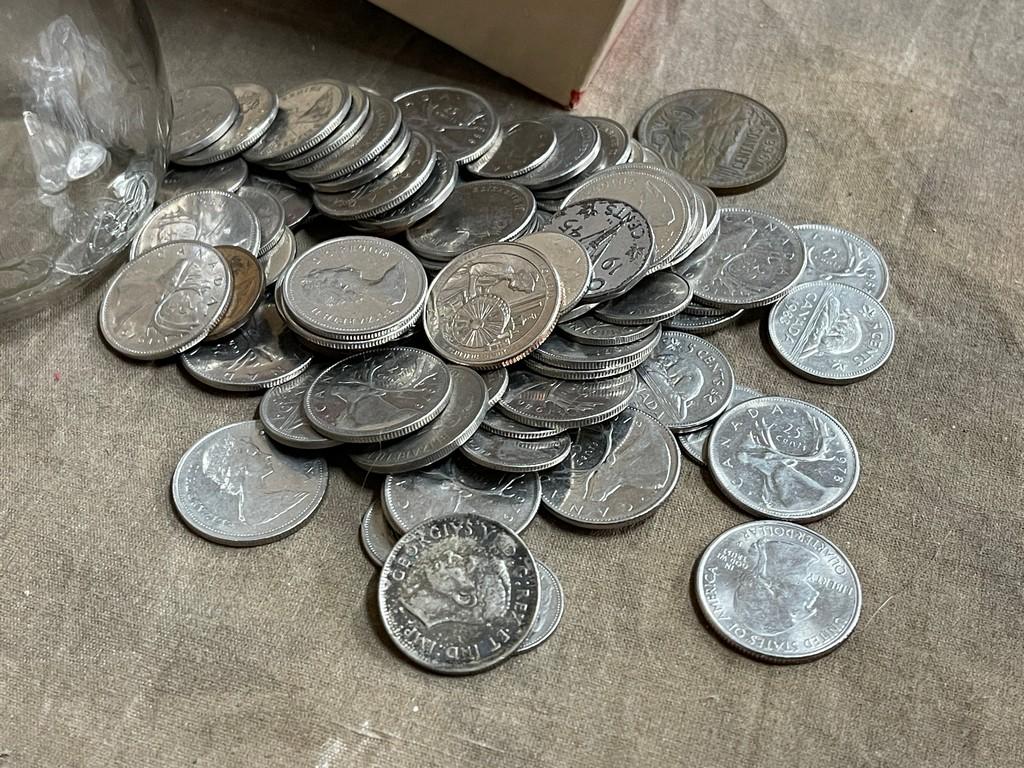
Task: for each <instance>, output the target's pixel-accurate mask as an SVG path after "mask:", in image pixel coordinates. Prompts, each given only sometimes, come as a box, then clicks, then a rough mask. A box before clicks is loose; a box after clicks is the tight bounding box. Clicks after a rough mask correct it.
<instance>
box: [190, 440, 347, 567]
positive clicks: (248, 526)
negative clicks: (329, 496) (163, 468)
mask: <svg viewBox="0 0 1024 768" xmlns="http://www.w3.org/2000/svg"><path fill="white" fill-rule="evenodd" d="M171 491H172V495H173V497H174V506H175V507H176V508H177V510H178V514H179V515H181V519H182V520H183V521H184V523H185V525H187V526H188V527H189V528H191V529H192V530H193V531H195V532H196V533H198V534H199V535H200V536H202V537H204V538H207V539H209V540H210V541H215V542H217V543H218V544H229V545H231V546H236V547H248V546H254V545H256V544H267V543H269V542H271V541H277V540H278V539H283V538H284V537H285V536H288V535H289V534H292V533H295V531H297V530H298V529H299V528H300V527H302V525H303V524H305V523H306V522H307V521H308V520H309V518H310V517H311V516H312V514H313V513H314V512H315V511H316V508H317V507H318V506H320V502H321V501H323V498H324V494H325V493H326V491H327V462H325V461H324V460H323V459H321V458H318V457H315V458H314V457H303V456H296V455H294V454H290V453H284V452H282V451H281V450H279V449H278V448H277V447H275V446H274V444H273V443H272V442H271V441H270V440H269V439H268V438H267V435H266V433H265V432H264V430H263V425H262V424H260V422H258V421H243V422H239V423H237V424H228V425H227V426H225V427H221V428H220V429H215V430H214V431H213V432H211V433H210V434H208V435H206V436H205V437H203V438H202V439H200V440H199V441H198V442H197V443H196V444H195V445H193V446H192V447H191V448H189V449H188V450H187V451H186V452H185V455H184V456H182V457H181V460H180V461H179V462H178V466H177V467H176V468H175V470H174V477H173V478H172V479H171Z"/></svg>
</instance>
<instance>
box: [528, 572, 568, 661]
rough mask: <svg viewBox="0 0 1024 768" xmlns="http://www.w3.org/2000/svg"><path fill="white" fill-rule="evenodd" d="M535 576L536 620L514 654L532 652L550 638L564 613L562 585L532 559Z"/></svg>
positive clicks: (552, 574)
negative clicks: (537, 595)
mask: <svg viewBox="0 0 1024 768" xmlns="http://www.w3.org/2000/svg"><path fill="white" fill-rule="evenodd" d="M534 563H535V564H536V566H537V574H538V575H539V576H540V600H539V602H538V604H537V618H535V619H534V620H533V626H532V627H531V628H530V634H528V635H527V636H526V639H525V640H523V643H522V645H520V646H519V647H518V648H517V649H516V653H526V652H527V651H532V650H533V649H534V648H536V647H537V646H538V645H540V644H541V643H543V642H544V641H545V640H547V639H548V638H549V637H551V636H552V635H553V634H554V633H555V630H556V629H558V625H559V624H560V623H561V621H562V614H563V613H564V612H565V594H564V593H563V591H562V583H561V582H560V581H559V580H558V577H557V576H555V574H554V573H552V572H551V569H550V568H548V567H547V566H546V565H544V563H542V562H541V561H540V560H536V559H534Z"/></svg>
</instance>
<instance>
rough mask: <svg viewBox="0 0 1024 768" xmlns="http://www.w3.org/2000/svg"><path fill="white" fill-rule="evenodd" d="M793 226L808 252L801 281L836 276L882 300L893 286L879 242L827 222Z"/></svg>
mask: <svg viewBox="0 0 1024 768" xmlns="http://www.w3.org/2000/svg"><path fill="white" fill-rule="evenodd" d="M793 229H795V230H796V233H797V234H798V235H800V239H801V240H802V241H803V244H804V250H805V251H806V252H807V267H806V269H804V273H803V275H802V276H801V277H800V282H801V283H810V282H814V281H815V280H834V281H835V282H837V283H843V284H844V285H852V286H853V287H854V288H860V289H861V290H862V291H864V292H865V293H869V294H871V295H872V296H874V297H875V298H876V299H878V300H879V301H881V300H882V298H883V297H884V296H885V291H886V289H887V288H888V287H889V267H888V266H887V265H886V263H885V258H883V256H882V254H881V252H879V250H878V249H877V248H876V247H875V246H873V245H872V244H871V243H869V242H868V241H867V240H865V239H864V238H862V237H858V236H857V235H855V234H853V233H852V232H847V231H846V230H845V229H840V228H839V227H830V226H827V225H825V224H797V225H796V226H795V227H793Z"/></svg>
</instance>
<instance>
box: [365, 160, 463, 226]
mask: <svg viewBox="0 0 1024 768" xmlns="http://www.w3.org/2000/svg"><path fill="white" fill-rule="evenodd" d="M458 176H459V171H458V166H457V165H456V164H455V161H454V160H452V159H451V158H449V157H448V156H447V155H445V154H444V153H443V152H440V151H439V152H437V153H436V160H435V162H434V170H433V171H431V173H430V178H429V179H427V181H426V183H425V184H424V185H423V186H422V187H420V189H419V191H418V192H416V194H414V195H413V196H412V197H410V198H409V199H408V200H406V201H405V202H404V203H401V204H400V205H397V206H395V207H394V208H392V209H391V210H390V211H388V212H387V213H382V214H380V215H379V216H372V217H370V218H368V219H360V220H358V221H351V222H349V226H350V227H351V228H352V229H354V230H356V231H357V232H371V233H373V234H377V235H380V236H382V237H384V236H389V235H397V234H398V233H400V232H404V231H405V230H407V229H408V228H409V227H411V226H412V225H413V224H415V223H416V222H418V221H422V220H423V219H425V218H426V217H427V216H429V215H430V214H432V213H433V212H434V211H436V210H437V209H438V208H440V207H441V205H443V204H444V201H445V200H447V199H448V198H449V197H450V196H451V194H452V191H453V190H454V189H455V184H456V182H457V181H458Z"/></svg>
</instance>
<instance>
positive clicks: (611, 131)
mask: <svg viewBox="0 0 1024 768" xmlns="http://www.w3.org/2000/svg"><path fill="white" fill-rule="evenodd" d="M587 120H589V121H590V122H592V123H593V124H594V127H595V128H597V132H598V133H599V134H600V135H601V153H600V154H601V157H602V158H603V159H604V165H603V166H602V168H608V167H610V166H613V165H622V164H623V163H625V162H628V161H629V155H630V146H629V132H628V131H627V130H626V129H625V128H623V127H622V124H621V123H619V122H616V121H615V120H612V119H611V118H608V117H593V116H591V117H588V118H587ZM596 170H600V169H595V171H596Z"/></svg>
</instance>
